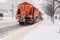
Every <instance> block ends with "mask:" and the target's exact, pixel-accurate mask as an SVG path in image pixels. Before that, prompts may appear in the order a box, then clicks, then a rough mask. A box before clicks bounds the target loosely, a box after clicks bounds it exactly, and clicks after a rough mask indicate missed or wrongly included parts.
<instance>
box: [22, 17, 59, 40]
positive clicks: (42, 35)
mask: <svg viewBox="0 0 60 40" xmlns="http://www.w3.org/2000/svg"><path fill="white" fill-rule="evenodd" d="M36 26H37V28H36V29H35V30H32V31H30V32H29V33H28V34H27V35H26V36H24V38H23V40H60V33H59V28H60V21H59V20H55V23H54V24H53V23H52V22H51V21H49V20H47V19H46V17H45V19H44V20H43V21H42V22H39V24H38V25H36Z"/></svg>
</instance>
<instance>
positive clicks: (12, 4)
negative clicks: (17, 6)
mask: <svg viewBox="0 0 60 40" xmlns="http://www.w3.org/2000/svg"><path fill="white" fill-rule="evenodd" d="M13 8H14V5H13V3H12V19H13V18H14V9H13Z"/></svg>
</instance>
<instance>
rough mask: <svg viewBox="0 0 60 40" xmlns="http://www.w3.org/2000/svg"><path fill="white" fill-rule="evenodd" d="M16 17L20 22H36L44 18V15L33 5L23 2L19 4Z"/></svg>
mask: <svg viewBox="0 0 60 40" xmlns="http://www.w3.org/2000/svg"><path fill="white" fill-rule="evenodd" d="M16 19H17V20H18V22H19V24H34V23H36V22H39V21H40V20H42V15H41V12H40V11H39V10H38V9H37V8H35V7H34V6H33V5H31V4H30V3H27V2H23V3H20V4H19V5H18V8H17V13H16Z"/></svg>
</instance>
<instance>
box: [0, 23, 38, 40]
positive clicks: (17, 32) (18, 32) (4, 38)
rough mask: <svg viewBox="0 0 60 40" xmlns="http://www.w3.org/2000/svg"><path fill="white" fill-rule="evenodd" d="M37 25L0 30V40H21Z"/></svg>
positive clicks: (16, 25)
mask: <svg viewBox="0 0 60 40" xmlns="http://www.w3.org/2000/svg"><path fill="white" fill-rule="evenodd" d="M37 24H38V23H36V24H33V25H19V24H18V23H16V24H15V25H14V26H8V27H4V28H0V40H21V39H22V38H23V37H24V35H26V34H27V33H28V32H30V31H31V30H34V29H35V28H36V27H37V26H36V25H37Z"/></svg>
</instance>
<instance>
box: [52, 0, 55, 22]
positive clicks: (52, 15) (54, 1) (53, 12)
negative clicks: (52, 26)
mask: <svg viewBox="0 0 60 40" xmlns="http://www.w3.org/2000/svg"><path fill="white" fill-rule="evenodd" d="M54 4H55V0H53V4H52V8H53V9H52V10H53V11H52V13H53V14H52V22H53V23H54V14H55V11H54V8H55V6H54Z"/></svg>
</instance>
